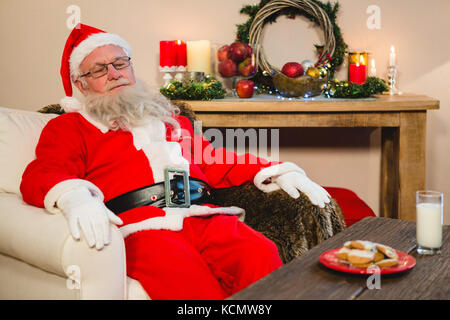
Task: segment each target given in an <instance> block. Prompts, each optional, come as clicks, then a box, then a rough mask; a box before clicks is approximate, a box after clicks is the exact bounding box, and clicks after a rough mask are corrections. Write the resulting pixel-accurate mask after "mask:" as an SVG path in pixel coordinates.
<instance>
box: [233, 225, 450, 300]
mask: <svg viewBox="0 0 450 320" xmlns="http://www.w3.org/2000/svg"><path fill="white" fill-rule="evenodd" d="M358 239H360V240H369V241H374V242H378V243H383V244H386V245H388V246H391V247H393V248H395V249H397V250H400V251H403V252H406V253H409V254H410V255H412V256H413V257H414V258H415V259H416V266H415V267H414V268H413V269H412V270H410V271H407V272H404V273H400V274H393V275H382V277H381V282H380V284H381V288H380V289H372V290H370V289H368V287H367V279H368V276H367V275H365V276H364V275H351V274H346V273H341V272H337V271H334V270H331V269H328V268H326V267H324V266H322V265H321V264H320V263H319V256H320V254H321V253H322V252H324V251H326V250H329V249H334V248H339V247H342V246H343V244H344V242H345V241H348V240H358ZM449 298H450V226H444V233H443V247H442V252H441V254H440V255H434V256H421V255H418V254H417V253H416V224H415V223H414V222H410V221H404V220H396V219H388V218H373V217H369V218H365V219H364V220H361V221H359V222H358V223H355V224H354V225H352V226H351V227H350V228H348V229H347V230H345V231H343V232H341V233H339V234H337V235H335V236H334V237H332V238H330V239H328V240H326V241H324V242H323V243H321V244H320V245H318V246H316V247H314V248H312V249H311V250H310V251H308V252H307V253H305V254H303V255H302V256H300V257H298V258H297V259H295V260H293V261H291V262H290V263H288V264H286V265H284V266H283V267H281V268H279V269H278V270H275V271H274V272H272V273H271V274H269V275H268V276H266V277H264V278H263V279H261V280H259V281H258V282H256V283H254V284H253V285H251V286H249V287H248V288H246V289H244V290H242V291H240V292H238V293H237V294H235V295H233V296H232V297H230V299H231V300H241V299H242V300H303V299H305V300H309V299H315V300H321V299H333V300H356V299H357V300H366V299H378V300H386V299H389V300H391V299H395V300H400V299H439V300H440V299H449Z"/></svg>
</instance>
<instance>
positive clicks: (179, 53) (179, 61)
mask: <svg viewBox="0 0 450 320" xmlns="http://www.w3.org/2000/svg"><path fill="white" fill-rule="evenodd" d="M175 51H176V60H175V65H176V66H177V67H186V65H187V50H186V42H183V41H181V40H175Z"/></svg>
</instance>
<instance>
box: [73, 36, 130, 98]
mask: <svg viewBox="0 0 450 320" xmlns="http://www.w3.org/2000/svg"><path fill="white" fill-rule="evenodd" d="M124 56H126V54H125V52H124V51H123V49H122V48H120V47H118V46H116V45H112V44H111V45H106V46H102V47H98V48H96V49H95V50H93V51H92V52H91V53H90V54H89V55H87V56H86V58H84V60H83V62H81V64H80V71H81V74H86V73H88V72H89V71H91V70H92V68H93V67H95V66H97V65H99V64H100V65H102V64H108V63H111V62H113V61H115V60H116V59H117V58H119V57H124ZM107 68H108V69H107V73H106V74H105V75H103V76H101V77H99V78H94V77H92V76H86V77H83V79H84V80H83V81H80V80H77V81H75V85H76V86H77V88H78V89H79V90H80V91H81V92H82V93H83V94H84V95H86V94H88V93H100V94H106V93H109V92H111V93H112V92H115V91H117V90H120V89H121V88H122V87H124V86H128V85H131V86H132V85H134V84H135V83H136V79H135V76H134V70H133V67H132V65H131V64H130V66H128V67H126V68H123V69H120V70H117V69H115V68H114V66H113V65H112V64H109V65H107Z"/></svg>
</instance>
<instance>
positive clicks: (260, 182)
mask: <svg viewBox="0 0 450 320" xmlns="http://www.w3.org/2000/svg"><path fill="white" fill-rule="evenodd" d="M292 171H296V172H300V173H302V174H304V175H306V173H305V171H304V170H303V169H302V168H300V167H299V166H297V165H296V164H295V163H292V162H283V163H280V164H276V165H274V166H270V167H267V168H264V169H262V170H261V171H259V172H258V173H257V174H256V175H255V178H254V179H253V183H254V184H255V186H256V187H257V188H258V189H259V190H262V191H264V192H266V193H267V192H272V191H275V190H278V189H280V187H279V186H278V184H276V183H275V182H270V183H264V181H266V180H267V179H269V178H271V179H272V180H273V178H276V177H279V176H280V175H282V174H284V173H288V172H292Z"/></svg>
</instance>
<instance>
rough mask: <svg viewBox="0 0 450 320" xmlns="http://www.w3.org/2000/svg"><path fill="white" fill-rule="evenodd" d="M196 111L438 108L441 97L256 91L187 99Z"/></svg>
mask: <svg viewBox="0 0 450 320" xmlns="http://www.w3.org/2000/svg"><path fill="white" fill-rule="evenodd" d="M184 102H186V103H188V104H189V105H190V106H191V107H192V109H193V110H194V111H195V112H370V111H387V112H389V111H418V110H429V109H439V100H436V99H433V98H430V97H427V96H424V95H417V94H406V93H405V94H402V95H393V96H391V95H376V96H374V97H373V98H367V99H325V98H323V97H321V96H319V97H313V98H309V99H278V98H276V97H275V96H270V95H255V96H253V97H252V98H250V99H239V98H228V97H227V98H225V99H217V100H212V101H198V100H195V101H191V100H189V101H184Z"/></svg>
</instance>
